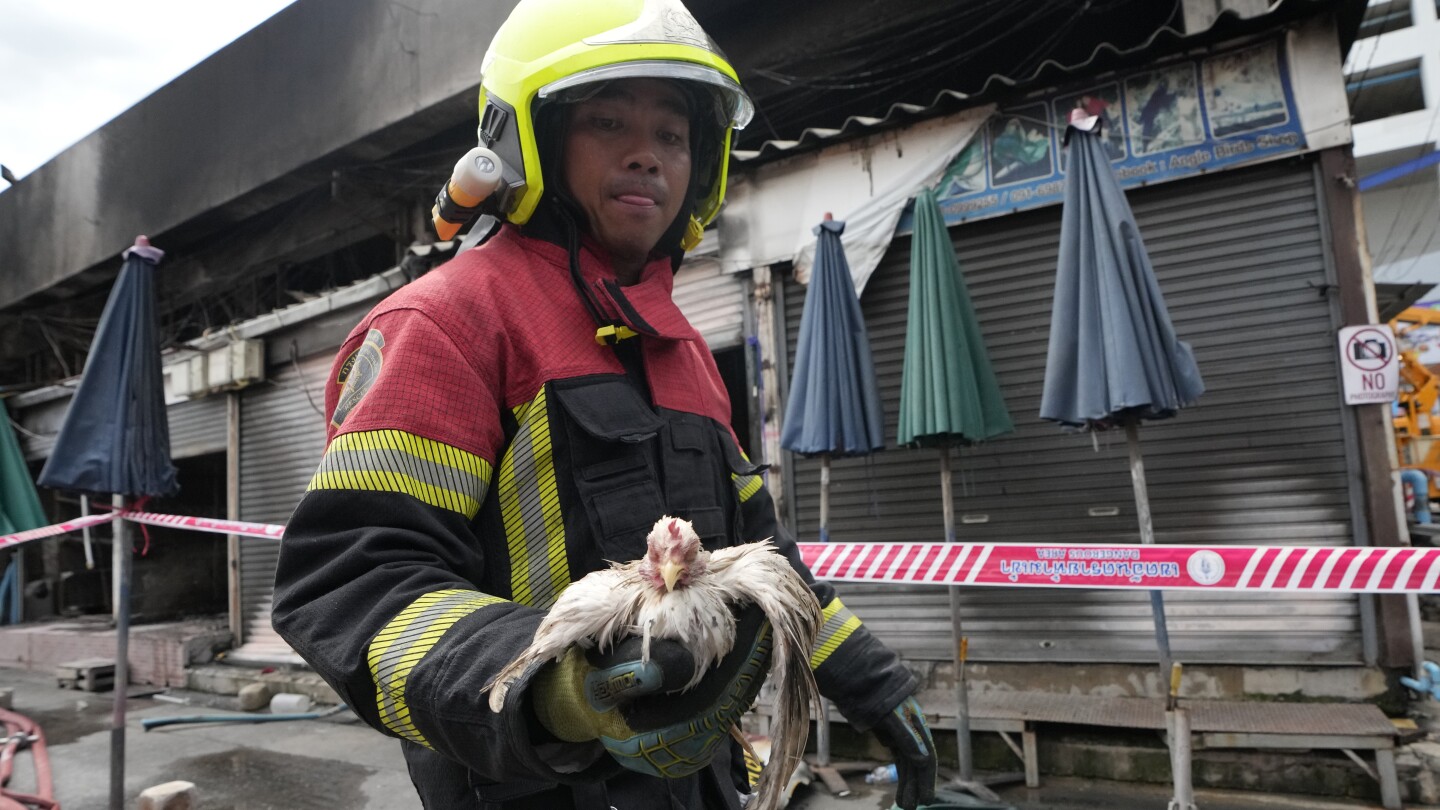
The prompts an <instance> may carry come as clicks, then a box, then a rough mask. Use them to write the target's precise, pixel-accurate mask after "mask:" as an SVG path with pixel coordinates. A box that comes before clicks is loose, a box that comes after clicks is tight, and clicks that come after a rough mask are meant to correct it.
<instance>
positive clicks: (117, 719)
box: [110, 495, 130, 810]
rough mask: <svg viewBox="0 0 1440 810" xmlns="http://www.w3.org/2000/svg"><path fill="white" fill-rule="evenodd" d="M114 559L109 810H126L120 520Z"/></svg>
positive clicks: (126, 626)
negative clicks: (113, 680) (113, 659)
mask: <svg viewBox="0 0 1440 810" xmlns="http://www.w3.org/2000/svg"><path fill="white" fill-rule="evenodd" d="M112 503H114V505H115V509H116V511H117V512H118V511H120V510H123V509H125V508H126V503H125V496H124V495H115V496H113V500H112ZM112 525H113V526H114V527H115V528H114V540H113V543H112V547H111V559H112V560H113V565H114V568H115V571H114V573H113V574H112V577H113V579H114V588H113V591H114V600H115V709H114V713H113V715H112V716H111V720H110V810H124V807H125V699H126V697H127V696H128V693H129V691H130V690H129V685H130V666H129V663H130V528H129V522H128V521H126V520H125V519H124V518H120V517H117V518H116V519H115V522H114V523H113V524H112Z"/></svg>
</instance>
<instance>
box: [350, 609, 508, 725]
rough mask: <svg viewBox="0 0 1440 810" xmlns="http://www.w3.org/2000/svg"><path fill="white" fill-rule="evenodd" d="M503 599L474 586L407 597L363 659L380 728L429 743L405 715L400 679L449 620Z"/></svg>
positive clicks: (451, 623) (449, 624)
mask: <svg viewBox="0 0 1440 810" xmlns="http://www.w3.org/2000/svg"><path fill="white" fill-rule="evenodd" d="M504 601H505V600H504V599H501V598H499V597H496V596H489V595H487V594H483V593H480V592H479V591H466V590H460V589H452V590H444V591H432V592H431V593H427V594H425V595H424V596H421V597H420V598H419V599H416V600H415V601H414V602H411V603H410V605H409V606H408V607H406V608H405V609H404V610H402V611H400V613H399V614H398V615H397V616H396V617H395V618H394V619H391V620H390V623H389V624H386V625H385V627H383V628H382V629H381V630H380V632H379V633H377V634H376V635H375V638H374V639H373V640H371V642H370V649H369V651H368V656H367V660H368V661H369V664H370V677H371V678H372V679H373V680H374V681H375V706H376V708H377V709H379V712H380V721H381V722H382V723H384V724H385V727H386V728H388V729H390V730H391V731H393V732H395V733H396V734H397V735H399V736H401V737H403V738H405V739H407V740H410V741H412V742H417V743H419V744H421V745H423V746H426V747H427V748H428V747H430V743H429V742H427V741H426V740H425V735H423V734H421V733H420V730H419V729H417V728H416V727H415V723H414V722H413V721H412V720H411V719H410V707H409V706H408V705H407V704H406V703H405V682H406V681H407V680H408V679H409V677H410V671H411V670H413V669H414V668H415V665H416V664H418V663H420V660H421V659H423V658H424V657H425V654H426V653H428V652H430V649H431V648H432V647H434V646H435V643H436V642H437V641H439V640H440V637H441V636H443V635H445V631H447V630H449V629H450V628H451V627H452V626H454V624H455V622H458V621H460V620H461V619H463V618H465V617H466V616H469V615H470V614H471V613H474V612H475V611H477V610H479V609H480V608H482V607H486V606H488V605H494V604H498V603H500V602H504Z"/></svg>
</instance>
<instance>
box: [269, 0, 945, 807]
mask: <svg viewBox="0 0 1440 810" xmlns="http://www.w3.org/2000/svg"><path fill="white" fill-rule="evenodd" d="M750 115H751V103H750V100H749V98H748V97H747V96H746V95H745V93H744V91H743V90H742V89H741V88H740V85H739V82H738V78H737V76H736V73H735V71H734V69H733V68H732V67H731V66H730V64H729V63H728V62H727V61H726V59H725V57H724V56H723V55H722V54H721V52H720V51H719V49H718V48H716V46H715V45H714V43H712V42H711V41H710V40H709V38H708V37H707V36H706V35H705V33H704V32H703V31H702V30H701V29H700V27H699V25H698V24H697V23H696V22H695V20H694V18H693V17H692V16H691V15H690V13H689V12H688V11H687V10H686V9H685V8H684V7H683V6H682V5H680V3H679V1H678V0H612V1H609V2H594V1H593V0H521V2H520V4H519V5H518V6H517V7H516V8H515V10H514V11H513V12H512V13H511V15H510V17H509V18H508V19H507V21H506V22H505V23H504V24H503V25H502V26H501V28H500V30H499V31H498V32H497V33H496V35H495V38H494V41H493V42H492V44H491V46H490V50H489V51H488V52H487V54H486V56H485V60H484V77H483V82H482V85H481V94H480V119H481V126H480V138H481V141H482V143H484V144H485V145H487V146H489V147H490V148H491V149H492V150H493V152H494V153H495V154H496V155H498V156H499V158H500V160H501V162H502V164H503V181H502V182H501V183H500V187H499V189H498V190H497V192H496V193H495V194H493V195H492V196H491V197H490V198H489V199H487V200H486V201H485V202H484V203H483V206H484V209H485V210H488V211H489V212H490V213H492V214H494V215H495V216H496V217H497V218H498V219H499V220H500V225H499V227H498V228H497V229H496V231H495V232H494V233H493V234H492V235H491V236H490V237H489V238H488V239H486V240H485V241H484V242H483V244H481V245H480V246H479V247H476V248H474V249H471V250H468V251H465V252H462V253H460V254H459V255H458V256H457V257H456V258H455V259H453V260H452V261H450V262H448V263H447V264H445V265H442V266H441V267H439V268H437V269H435V270H433V271H431V272H430V273H428V274H426V275H425V276H423V277H422V278H420V279H419V280H417V281H415V282H414V283H411V284H409V285H407V286H406V287H404V288H402V289H401V290H399V291H397V292H396V293H395V294H393V295H391V296H390V297H389V298H387V299H386V300H385V301H383V302H382V303H380V304H379V305H378V306H376V307H375V309H374V310H372V311H371V312H370V313H369V314H368V315H367V316H366V317H365V318H364V320H363V321H361V323H360V324H359V325H358V326H357V327H356V328H355V329H354V331H353V332H352V333H351V334H350V336H349V338H348V339H347V340H346V341H345V343H344V345H343V346H342V348H341V351H340V353H339V356H338V357H337V360H336V364H335V367H334V372H333V375H332V377H331V379H330V381H329V383H330V384H329V385H328V386H327V389H326V397H325V402H326V405H325V407H326V415H327V418H328V420H329V425H328V445H327V448H326V451H325V455H324V457H323V459H322V461H321V463H320V467H319V469H318V470H317V471H316V473H315V475H314V477H313V479H312V480H311V482H310V485H309V487H308V488H307V490H306V492H305V495H304V497H303V498H302V499H301V501H300V504H299V506H298V507H297V508H296V510H295V513H294V515H293V517H292V518H291V520H290V522H289V526H288V528H287V530H286V535H285V539H284V542H283V543H282V545H281V552H280V561H279V566H278V569H277V573H276V583H275V597H274V611H273V620H274V625H275V628H276V630H277V631H279V633H280V634H281V635H282V636H283V637H284V638H285V639H286V641H288V642H289V643H290V644H291V645H292V646H293V647H294V648H295V649H296V651H298V652H299V653H300V654H301V655H302V656H303V657H304V658H305V660H306V661H308V662H309V663H310V664H311V666H313V667H314V668H315V670H316V671H317V672H318V673H320V674H321V675H322V676H323V677H324V678H325V679H326V680H327V681H328V682H329V683H330V684H331V685H332V686H333V687H334V688H335V689H336V691H337V692H338V693H339V694H340V695H341V697H342V698H343V699H344V700H345V701H346V702H347V703H348V704H349V705H350V706H351V707H352V708H353V709H354V710H355V712H356V714H358V715H359V716H360V717H361V718H362V719H363V720H365V721H366V722H367V723H369V724H370V725H372V726H374V727H375V728H376V729H378V730H380V731H381V732H384V733H386V734H389V735H392V736H395V737H398V738H399V739H400V740H401V747H402V750H403V752H404V756H405V758H406V760H407V763H408V765H409V769H410V775H411V778H412V780H413V781H414V783H415V787H416V790H417V791H418V792H419V794H420V797H421V800H422V803H423V804H424V806H425V807H426V808H427V809H428V810H442V809H443V810H450V809H451V808H456V809H459V810H480V809H481V808H485V809H486V810H490V809H491V808H495V809H497V810H499V809H503V810H517V809H518V808H546V809H547V810H552V809H558V810H569V808H575V810H592V808H594V810H604V809H605V808H615V810H648V809H649V808H671V807H675V808H682V807H683V808H713V809H714V810H720V809H721V808H724V809H725V810H736V809H737V808H739V807H740V806H741V795H742V794H743V793H744V792H746V791H747V790H748V782H747V780H746V779H745V769H744V768H743V766H742V767H737V763H738V762H740V760H739V755H738V751H736V750H735V749H736V746H734V745H733V744H732V742H731V741H730V739H729V738H728V736H727V734H726V731H727V729H728V728H729V726H730V724H731V723H732V722H735V721H737V720H738V715H739V714H740V713H741V712H743V711H744V710H745V709H746V708H748V706H749V705H750V703H751V702H752V701H753V699H754V697H755V692H756V691H757V690H758V688H759V680H760V679H758V678H750V677H741V673H743V672H747V671H754V669H755V667H756V666H765V665H768V661H767V660H766V659H765V656H766V646H765V645H763V644H761V643H759V639H760V637H761V635H763V634H762V633H761V632H760V630H759V623H758V622H754V621H746V620H744V617H742V621H741V623H740V627H741V632H740V633H739V637H738V638H737V642H736V645H735V651H734V652H732V653H731V654H730V655H729V656H726V658H725V660H722V661H721V663H720V664H719V665H718V666H717V667H716V668H715V669H714V670H713V671H712V672H711V673H710V674H707V676H706V677H705V679H704V680H702V681H701V683H700V684H699V685H698V686H696V687H695V688H694V689H693V690H691V691H690V692H686V693H684V694H683V695H681V694H677V693H674V692H673V690H674V688H675V686H676V685H677V684H679V683H683V682H684V681H685V680H686V679H688V674H689V670H687V669H686V667H687V665H688V666H691V667H692V668H693V665H692V664H690V662H689V660H688V659H689V655H688V653H687V652H685V650H684V648H683V647H681V646H680V645H678V644H673V643H661V642H657V649H656V650H655V651H654V653H653V657H654V659H655V661H656V662H658V665H659V667H660V669H661V674H662V676H663V677H661V678H660V679H659V680H658V681H656V680H654V679H646V678H640V677H630V676H638V675H639V674H640V672H641V662H640V661H639V654H638V647H637V646H636V645H634V644H622V645H620V646H619V648H618V649H616V650H615V651H613V652H611V653H609V654H607V655H606V656H605V657H603V658H602V657H598V656H592V657H591V658H588V659H584V661H585V664H584V666H587V667H590V668H592V669H594V670H595V672H597V673H604V674H605V675H606V676H607V677H606V679H604V681H603V682H604V683H606V684H610V685H613V684H616V683H620V684H631V685H630V686H629V688H622V689H621V690H620V691H619V692H618V693H612V694H609V695H607V696H605V697H606V700H600V699H599V697H598V695H597V694H596V693H595V692H593V691H592V692H587V693H586V694H583V695H577V694H574V693H573V692H574V690H575V688H576V686H575V685H576V684H587V685H588V684H591V683H598V682H597V681H593V680H590V679H586V678H583V677H582V678H579V679H577V678H573V677H568V676H566V677H561V676H559V675H557V673H556V672H555V668H556V667H557V666H558V665H556V664H547V665H545V666H543V667H539V668H537V669H535V670H533V671H531V672H529V673H527V675H526V676H525V677H524V678H522V679H521V681H520V682H518V683H517V684H516V685H515V686H514V688H512V690H511V692H510V695H509V699H508V700H507V702H506V704H505V708H504V710H503V711H501V712H500V713H498V714H496V713H492V712H491V711H490V710H489V708H488V707H487V705H486V696H485V695H484V694H482V691H483V688H484V686H485V685H486V684H487V683H488V682H489V680H490V679H491V677H493V676H494V675H495V674H496V673H497V672H498V671H499V670H500V669H501V668H502V667H504V666H505V665H506V664H507V663H509V662H510V661H511V660H513V659H514V658H515V656H516V655H517V654H518V653H519V652H520V651H521V650H523V649H524V648H525V647H526V646H528V645H529V643H530V640H531V638H532V636H533V634H534V632H535V629H536V626H537V625H538V623H539V621H540V619H541V618H542V616H543V615H544V611H545V609H546V608H547V607H548V606H549V605H551V604H553V602H554V601H555V599H556V597H557V596H558V595H559V593H560V592H561V591H562V590H563V589H564V588H565V587H566V585H567V584H569V583H570V582H572V581H574V580H576V579H578V578H580V577H582V576H584V575H585V574H587V573H589V572H591V571H595V570H598V569H600V568H602V567H605V566H606V565H607V561H608V560H630V559H635V558H636V557H638V556H639V555H640V554H642V553H643V552H644V548H645V545H644V535H645V533H646V531H647V530H648V529H649V527H650V525H651V524H652V523H653V522H654V520H655V519H656V518H657V517H658V516H659V515H662V514H673V515H680V516H683V517H686V518H688V519H690V520H691V521H692V522H693V523H694V525H695V528H696V530H697V532H699V534H700V535H701V537H702V538H703V540H704V542H705V544H706V545H707V546H708V547H710V548H719V547H724V546H729V545H735V544H739V543H744V542H750V541H754V540H758V539H762V538H765V537H772V536H773V537H774V539H775V542H776V543H777V545H778V546H779V547H780V548H781V549H782V551H783V552H784V553H785V554H786V555H787V557H788V558H789V559H790V560H791V561H792V563H793V564H794V566H795V568H796V569H797V570H798V571H799V572H800V573H801V574H802V575H803V576H804V577H805V578H806V580H807V581H809V582H812V583H813V585H812V587H813V588H814V590H815V593H816V596H817V597H818V598H819V600H820V604H821V606H822V608H823V610H824V616H825V619H826V621H825V625H824V628H823V629H822V631H821V636H820V640H819V643H818V644H817V646H816V648H815V650H814V653H813V654H812V656H811V659H810V664H811V666H812V668H813V669H814V672H815V676H816V679H817V681H818V682H819V684H820V688H821V691H822V693H823V694H824V695H825V696H826V697H827V698H829V699H830V700H832V701H833V702H834V703H835V704H836V705H837V706H838V707H839V708H840V710H841V711H842V712H843V713H844V714H845V716H846V717H847V718H848V719H849V720H850V722H851V723H853V724H854V725H855V726H856V727H857V728H859V729H861V730H873V731H874V732H875V734H876V735H877V736H878V737H879V738H880V740H881V741H882V742H883V743H885V744H886V745H887V746H889V748H890V749H891V750H892V752H893V753H894V755H895V757H896V759H897V762H898V763H899V765H900V769H899V770H900V773H901V783H900V785H899V786H898V788H899V793H900V802H901V804H902V806H905V807H914V806H915V805H916V804H917V803H920V802H925V801H929V800H931V799H932V797H933V788H934V781H935V755H934V745H933V742H932V740H931V738H930V733H929V731H928V730H927V729H926V727H925V723H924V718H923V715H922V714H921V713H920V712H919V709H918V706H917V705H916V703H915V701H914V699H913V698H912V697H911V695H912V693H913V692H914V690H915V688H916V682H915V679H914V677H913V675H911V674H910V672H909V671H908V670H906V669H905V667H904V666H903V665H902V664H901V662H900V660H899V658H898V657H897V656H896V655H895V654H894V653H893V652H891V651H890V650H888V649H886V648H885V647H884V646H883V645H881V644H880V643H879V642H878V641H877V640H876V639H875V638H874V637H873V636H871V635H870V633H869V631H868V630H867V629H866V628H865V627H864V626H863V625H862V624H861V623H860V621H859V619H858V618H856V617H855V616H854V615H853V614H852V613H851V612H850V611H849V610H847V609H846V608H845V606H844V605H843V604H842V603H841V602H840V600H839V599H838V598H836V596H835V592H834V589H833V588H831V587H830V586H829V585H827V584H824V583H818V582H813V577H811V576H810V573H809V571H808V570H806V569H805V567H804V564H803V563H802V562H801V561H800V558H799V555H798V552H797V550H796V547H795V543H794V540H793V539H792V538H791V537H790V535H789V534H788V533H787V532H786V530H785V529H784V528H783V527H782V526H780V525H779V524H778V523H777V521H776V518H775V510H774V506H773V503H772V501H771V500H770V497H769V495H768V493H767V492H766V491H765V489H764V487H763V485H762V481H761V478H760V476H759V473H760V472H761V470H760V468H758V467H756V466H755V465H753V464H751V463H750V462H749V461H748V460H747V459H746V457H745V456H744V454H743V453H742V452H741V450H740V448H739V445H738V444H737V441H736V437H735V435H734V433H733V432H732V431H731V429H730V428H729V425H728V422H729V414H730V404H729V402H728V398H727V395H726V392H725V388H724V386H723V385H722V383H721V381H720V378H719V374H718V371H717V369H716V367H715V364H714V361H713V359H712V357H711V355H710V352H709V350H708V349H707V348H706V346H705V343H704V341H703V340H702V339H701V338H700V336H699V334H698V333H697V332H696V330H695V329H694V327H692V326H691V325H690V324H689V323H688V322H687V321H686V320H685V318H684V316H683V315H681V313H680V311H679V310H678V309H677V308H676V305H675V304H674V303H673V301H672V300H671V290H672V286H673V281H674V271H675V269H676V268H678V266H679V263H680V260H681V258H682V257H683V254H684V252H685V250H687V249H688V248H690V247H693V246H694V244H696V243H697V242H698V240H699V238H700V236H701V233H702V231H703V228H704V226H705V225H706V224H707V223H709V222H710V221H711V220H712V219H714V217H715V216H716V214H717V213H718V211H719V209H720V204H721V202H722V200H723V198H724V193H725V177H726V169H727V163H728V155H729V147H730V139H731V135H732V133H733V132H734V130H736V129H739V128H740V127H743V126H744V125H745V124H746V122H747V121H748V120H749V118H750ZM571 658H573V656H572V657H567V659H566V660H567V661H568V660H570V659H571ZM617 673H619V675H620V677H616V675H617ZM581 688H582V689H584V688H585V687H581ZM607 701H608V702H607ZM557 706H563V707H566V708H565V710H564V711H557V710H556V709H555V707H557ZM602 729H603V730H604V733H602V732H601V730H602ZM617 729H619V731H617ZM657 752H659V753H657Z"/></svg>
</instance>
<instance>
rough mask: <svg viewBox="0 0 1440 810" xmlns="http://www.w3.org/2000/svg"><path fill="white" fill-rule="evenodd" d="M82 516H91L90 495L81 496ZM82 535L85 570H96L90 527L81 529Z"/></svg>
mask: <svg viewBox="0 0 1440 810" xmlns="http://www.w3.org/2000/svg"><path fill="white" fill-rule="evenodd" d="M80 517H90V496H89V495H81V496H80ZM80 536H81V537H83V538H84V539H85V570H86V571H94V570H95V548H94V547H93V546H92V545H91V544H90V527H89V526H86V527H85V528H84V529H81V530H80Z"/></svg>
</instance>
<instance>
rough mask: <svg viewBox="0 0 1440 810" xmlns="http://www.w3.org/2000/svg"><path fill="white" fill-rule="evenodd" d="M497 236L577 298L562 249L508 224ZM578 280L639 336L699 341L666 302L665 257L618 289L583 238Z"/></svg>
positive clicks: (670, 275)
mask: <svg viewBox="0 0 1440 810" xmlns="http://www.w3.org/2000/svg"><path fill="white" fill-rule="evenodd" d="M500 236H501V238H506V239H513V240H516V242H517V244H519V245H520V246H521V247H522V248H524V249H525V250H526V251H528V252H530V253H531V254H534V255H535V256H536V257H537V258H540V259H542V260H544V261H545V262H546V263H547V264H550V265H553V266H554V267H556V268H557V269H559V270H560V271H561V272H562V273H563V277H564V278H565V279H566V284H565V285H564V288H565V291H566V293H567V294H571V295H576V294H577V293H575V292H574V291H573V289H572V288H571V285H570V284H569V282H568V280H569V277H570V257H569V255H568V252H567V251H566V249H565V248H564V247H561V246H560V245H557V244H555V243H553V242H550V241H548V240H544V239H535V238H530V237H526V236H525V235H523V234H521V233H520V232H519V231H518V230H517V229H516V228H514V227H513V226H509V225H507V226H506V227H505V228H504V229H503V230H502V232H501V234H500ZM580 275H581V277H582V278H584V279H585V283H586V284H587V285H588V286H589V289H590V294H591V296H592V297H593V298H594V299H595V302H596V303H597V304H598V306H599V307H600V310H601V312H602V313H604V315H605V316H606V317H608V318H613V319H614V320H616V321H618V322H620V323H623V324H625V325H626V326H628V327H630V328H631V329H633V330H635V331H636V332H638V333H640V334H642V335H649V336H651V337H657V338H662V339H665V340H695V339H696V338H697V337H698V336H699V333H697V332H696V331H695V328H694V327H693V326H691V325H690V322H689V321H687V320H686V319H685V316H684V315H683V314H682V313H681V312H680V308H679V307H677V306H676V305H675V301H674V300H673V299H672V298H671V294H672V293H673V291H674V289H675V273H674V271H673V270H672V269H671V264H670V259H669V258H668V257H664V256H661V257H658V258H654V259H651V260H650V262H649V263H648V264H646V265H645V267H644V269H642V270H641V271H640V280H639V281H637V282H636V283H634V284H631V285H629V286H626V287H622V286H620V283H619V281H618V280H617V278H616V275H615V270H614V268H613V267H612V266H611V264H610V259H609V256H608V255H607V254H606V252H605V249H604V248H603V247H601V246H600V244H599V243H597V242H596V241H595V240H593V239H592V238H590V236H589V235H585V236H582V237H581V239H580Z"/></svg>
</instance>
